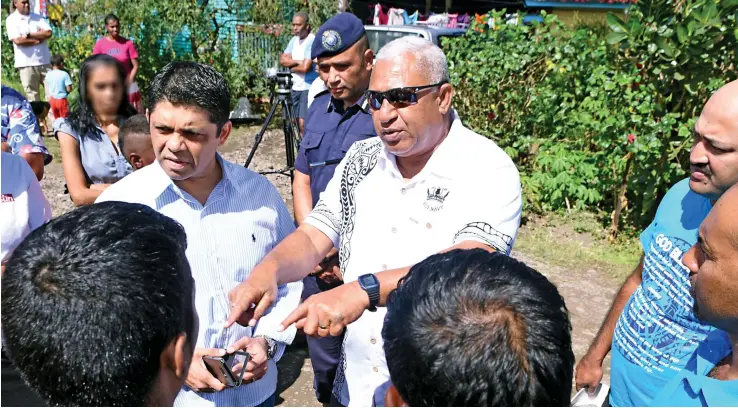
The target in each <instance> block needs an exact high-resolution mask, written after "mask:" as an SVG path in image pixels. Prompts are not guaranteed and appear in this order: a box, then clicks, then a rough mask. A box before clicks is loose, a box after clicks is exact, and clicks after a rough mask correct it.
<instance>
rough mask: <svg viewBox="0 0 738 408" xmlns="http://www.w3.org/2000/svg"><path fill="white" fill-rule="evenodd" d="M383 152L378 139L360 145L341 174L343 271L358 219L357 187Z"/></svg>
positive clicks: (341, 249) (341, 255) (341, 259)
mask: <svg viewBox="0 0 738 408" xmlns="http://www.w3.org/2000/svg"><path fill="white" fill-rule="evenodd" d="M381 150H382V141H381V140H379V139H377V140H373V141H371V142H368V143H360V144H358V148H357V149H356V150H355V151H354V152H353V154H351V156H350V157H348V158H347V159H346V167H344V168H343V173H342V174H341V248H340V250H339V259H340V262H341V269H343V270H344V271H346V270H348V264H349V258H350V256H351V236H352V235H353V234H354V223H355V221H356V220H355V218H356V187H357V186H358V185H359V183H361V181H362V180H364V177H366V175H367V174H369V172H370V171H372V169H374V166H376V164H377V156H379V152H380V151H381Z"/></svg>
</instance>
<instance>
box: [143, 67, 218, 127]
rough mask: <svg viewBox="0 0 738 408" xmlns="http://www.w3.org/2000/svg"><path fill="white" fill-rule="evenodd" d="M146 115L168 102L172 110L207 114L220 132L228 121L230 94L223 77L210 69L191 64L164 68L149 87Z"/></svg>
mask: <svg viewBox="0 0 738 408" xmlns="http://www.w3.org/2000/svg"><path fill="white" fill-rule="evenodd" d="M148 99H149V112H150V113H151V112H153V111H154V110H155V109H156V104H157V103H159V102H163V101H167V102H169V103H171V104H172V105H175V106H178V105H179V106H188V107H197V108H200V109H202V110H203V111H205V112H207V113H208V116H209V117H210V121H211V122H213V123H215V124H216V125H218V129H220V128H221V127H222V126H223V125H224V124H225V123H226V122H228V120H229V115H230V106H231V105H230V104H231V92H230V90H229V89H228V82H226V80H225V78H223V75H221V74H220V73H219V72H218V71H216V70H215V69H214V68H213V67H211V66H209V65H205V64H200V63H197V62H191V61H174V62H170V63H169V64H167V65H166V66H165V67H164V68H162V70H161V71H159V73H158V74H157V75H156V77H154V80H153V81H151V84H150V85H149V98H148Z"/></svg>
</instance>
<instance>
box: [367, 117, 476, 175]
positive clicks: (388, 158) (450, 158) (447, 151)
mask: <svg viewBox="0 0 738 408" xmlns="http://www.w3.org/2000/svg"><path fill="white" fill-rule="evenodd" d="M464 132H469V129H467V128H466V127H464V125H463V124H462V123H461V119H460V118H459V115H458V114H457V113H456V110H453V109H452V110H451V128H450V129H449V132H448V135H446V138H445V139H443V141H442V142H441V144H440V145H438V147H437V148H436V150H435V151H434V152H433V154H432V155H431V158H430V159H429V160H428V162H427V163H426V164H425V167H423V170H421V171H420V173H418V175H416V176H415V177H413V180H422V179H424V178H426V177H427V176H428V175H429V174H431V173H432V174H434V175H436V176H438V177H441V178H446V179H456V178H458V177H463V174H457V171H456V169H458V168H459V167H458V166H455V165H454V163H458V160H459V159H460V158H462V157H463V156H462V154H463V146H461V145H462V144H463V141H462V140H461V139H462V137H461V134H462V133H464ZM379 158H380V160H382V161H384V165H385V166H387V168H389V169H391V170H390V171H391V172H393V173H395V175H396V176H397V177H400V178H402V176H401V175H400V171H399V170H398V169H397V159H396V157H395V155H394V154H392V153H390V151H389V150H388V149H387V146H382V150H381V152H380V153H379Z"/></svg>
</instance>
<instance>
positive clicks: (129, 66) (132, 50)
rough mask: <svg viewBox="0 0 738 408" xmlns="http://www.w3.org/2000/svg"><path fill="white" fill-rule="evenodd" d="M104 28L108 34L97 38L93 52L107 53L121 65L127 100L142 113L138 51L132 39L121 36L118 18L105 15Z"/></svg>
mask: <svg viewBox="0 0 738 408" xmlns="http://www.w3.org/2000/svg"><path fill="white" fill-rule="evenodd" d="M105 29H106V30H107V31H108V35H106V36H105V37H103V38H101V39H99V40H97V43H95V48H94V49H93V50H92V53H93V54H108V55H110V56H111V57H113V58H115V59H116V60H118V62H120V64H121V65H122V66H123V72H125V74H126V86H127V87H128V101H129V102H130V103H131V106H133V107H134V108H136V110H137V111H138V113H143V105H142V103H141V91H140V90H139V89H138V84H137V83H136V74H137V73H138V51H136V46H134V45H133V41H131V40H129V39H127V38H124V37H121V36H120V35H119V34H118V33H119V32H120V20H118V17H116V16H115V15H113V14H108V15H107V16H105Z"/></svg>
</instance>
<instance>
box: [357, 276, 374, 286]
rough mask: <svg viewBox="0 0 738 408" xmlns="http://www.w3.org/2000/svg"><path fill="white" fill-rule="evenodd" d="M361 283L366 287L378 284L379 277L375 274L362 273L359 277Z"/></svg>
mask: <svg viewBox="0 0 738 408" xmlns="http://www.w3.org/2000/svg"><path fill="white" fill-rule="evenodd" d="M359 283H360V284H361V286H364V287H369V286H375V285H376V284H377V278H375V277H374V276H373V275H362V276H360V277H359Z"/></svg>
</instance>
